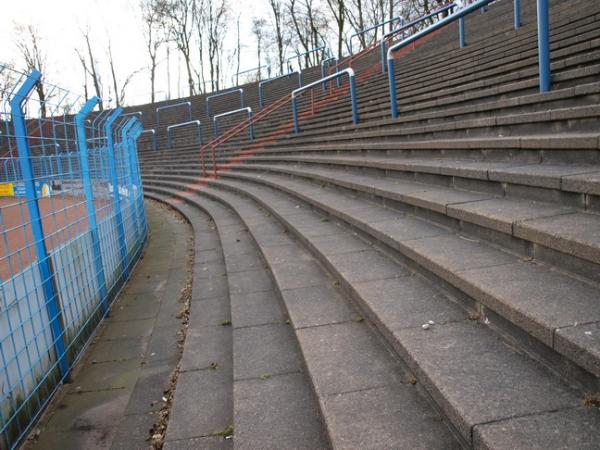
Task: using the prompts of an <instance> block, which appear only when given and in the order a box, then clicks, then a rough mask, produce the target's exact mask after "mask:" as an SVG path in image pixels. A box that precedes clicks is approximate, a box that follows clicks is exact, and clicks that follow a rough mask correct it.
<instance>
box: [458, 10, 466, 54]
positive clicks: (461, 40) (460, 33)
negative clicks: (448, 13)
mask: <svg viewBox="0 0 600 450" xmlns="http://www.w3.org/2000/svg"><path fill="white" fill-rule="evenodd" d="M458 40H459V43H460V48H465V46H466V45H467V43H466V39H465V18H464V17H461V18H460V19H458Z"/></svg>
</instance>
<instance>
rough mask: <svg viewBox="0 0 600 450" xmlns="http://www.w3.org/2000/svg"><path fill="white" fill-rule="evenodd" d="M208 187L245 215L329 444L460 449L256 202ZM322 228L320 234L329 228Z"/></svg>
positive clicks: (344, 302)
mask: <svg viewBox="0 0 600 450" xmlns="http://www.w3.org/2000/svg"><path fill="white" fill-rule="evenodd" d="M180 187H183V186H180ZM147 189H150V190H151V191H153V192H154V191H157V192H168V193H170V194H172V195H175V196H177V195H179V196H181V198H185V200H186V201H187V202H190V203H197V204H204V203H205V202H207V200H206V199H205V198H199V197H195V196H194V195H192V191H189V192H188V193H182V192H181V191H178V190H177V187H176V186H171V187H158V186H149V187H148V188H147ZM210 192H211V195H210V196H209V197H210V198H214V199H217V200H219V201H221V202H224V203H225V204H227V205H228V206H229V207H231V208H234V209H235V211H236V212H237V213H238V214H239V215H240V218H241V219H242V220H244V223H245V225H246V227H248V230H249V231H250V233H252V235H253V236H254V238H255V239H256V242H257V244H258V246H259V248H260V249H261V252H262V254H263V255H264V257H265V259H266V262H267V264H268V265H269V267H270V270H271V271H272V273H273V275H274V277H275V280H276V282H277V285H278V287H279V290H280V293H281V296H282V298H283V301H284V304H285V306H286V309H287V313H288V314H289V318H290V321H291V323H292V325H293V327H294V329H295V332H296V336H297V338H298V341H299V343H300V348H301V350H302V354H303V356H304V359H305V361H306V365H307V367H308V372H309V374H310V377H311V380H312V384H313V386H314V389H315V392H316V394H317V397H318V398H319V404H320V407H321V413H322V415H323V418H324V420H325V423H326V425H327V429H328V432H329V438H330V440H331V443H332V446H333V447H334V448H340V449H344V448H348V449H351V448H373V449H375V448H382V449H383V448H402V449H415V448H422V449H434V448H440V449H442V448H443V449H450V448H459V446H458V444H457V443H456V441H455V440H454V439H453V438H452V435H451V434H450V432H449V431H448V429H447V428H446V427H445V425H444V424H443V423H442V421H441V418H440V417H439V416H438V415H437V414H436V413H435V412H434V411H432V410H431V408H430V407H429V406H428V405H427V403H426V401H425V400H424V399H423V398H422V397H421V396H420V395H419V394H418V393H417V389H416V388H415V386H414V385H413V382H412V376H411V375H410V374H409V373H406V371H405V370H404V369H403V368H402V366H401V365H399V363H398V361H397V360H396V359H395V358H394V356H393V355H392V354H391V353H390V351H389V350H388V349H387V348H386V346H384V345H382V343H381V341H379V340H378V338H377V335H376V334H375V333H373V332H372V331H371V330H370V328H369V326H368V324H367V323H366V321H364V320H363V319H362V317H361V316H360V315H359V314H358V313H357V312H356V310H354V308H353V307H352V305H351V304H350V303H349V302H348V299H347V298H345V296H344V295H343V294H342V293H341V292H340V291H339V288H337V285H336V283H335V282H334V280H333V279H331V278H329V277H328V275H327V274H326V272H324V270H323V268H322V267H321V266H320V265H319V264H318V263H316V262H315V261H314V259H313V258H312V257H311V256H310V255H309V254H308V253H307V252H306V250H304V249H303V248H302V247H300V246H298V244H297V243H296V242H295V241H294V240H293V239H291V238H290V236H289V234H287V233H286V232H285V230H284V229H283V228H282V227H281V226H280V225H279V224H278V222H277V221H276V220H275V219H274V218H272V217H270V216H268V215H266V214H265V213H264V211H262V210H261V209H259V208H258V207H257V206H256V205H253V204H252V203H249V202H247V201H245V200H243V199H241V198H239V197H236V196H234V195H231V194H228V193H225V192H218V191H212V190H211V191H210ZM203 193H204V191H203ZM325 225H328V224H325ZM325 228H326V227H322V229H321V230H320V232H321V233H325V234H327V233H330V232H331V231H332V230H331V229H328V230H326V229H325ZM333 231H334V232H335V231H337V230H336V227H334V229H333ZM256 448H259V447H256ZM260 448H263V447H262V446H260Z"/></svg>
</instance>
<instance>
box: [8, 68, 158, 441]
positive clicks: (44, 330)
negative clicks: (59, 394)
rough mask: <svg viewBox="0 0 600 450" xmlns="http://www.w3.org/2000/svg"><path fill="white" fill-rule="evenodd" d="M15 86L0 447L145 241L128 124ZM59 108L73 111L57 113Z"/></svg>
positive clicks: (30, 81) (21, 426) (132, 125)
mask: <svg viewBox="0 0 600 450" xmlns="http://www.w3.org/2000/svg"><path fill="white" fill-rule="evenodd" d="M0 67H2V65H0ZM4 70H7V69H4ZM14 79H15V80H16V81H14V82H12V83H13V85H12V86H11V87H12V90H11V94H10V104H7V103H5V102H2V104H0V124H1V123H3V122H10V123H11V126H10V127H7V132H6V133H3V139H6V140H7V141H9V142H12V143H13V144H11V146H10V147H8V148H7V149H3V150H5V151H4V153H3V155H2V156H1V157H0V383H1V384H2V386H3V388H2V391H1V392H0V448H2V449H14V448H16V447H17V446H18V445H19V444H20V443H21V442H22V440H23V439H24V438H25V436H26V435H27V433H28V431H29V430H30V428H31V426H32V425H33V424H34V423H35V421H36V420H37V418H38V417H39V416H40V414H41V413H42V412H43V410H44V408H45V407H46V405H47V404H48V402H49V401H50V400H51V399H52V396H53V394H54V393H55V392H56V390H57V389H58V387H59V386H60V384H61V383H62V382H65V381H67V380H68V379H69V376H70V372H71V369H72V367H73V365H74V364H76V363H77V361H78V359H79V358H80V357H81V355H82V350H83V349H84V348H85V345H86V343H87V342H88V341H89V339H90V338H91V337H92V336H93V333H94V331H95V329H96V328H97V326H98V325H99V324H100V322H101V321H102V318H103V317H105V316H106V314H107V313H108V311H109V309H110V305H111V303H112V301H114V299H115V298H116V294H117V293H118V291H119V290H120V288H121V286H122V285H123V283H124V282H125V281H126V280H127V277H128V274H129V273H130V271H131V269H132V267H133V265H134V264H135V263H136V262H137V260H138V259H139V257H140V254H141V251H142V248H143V244H144V242H145V240H146V237H147V225H146V217H145V212H144V204H143V192H142V185H141V178H140V172H139V167H138V165H139V162H138V160H137V146H136V140H137V138H138V137H139V133H140V132H141V129H142V127H141V124H140V122H139V120H138V117H137V116H136V115H134V116H130V117H123V115H122V111H121V110H109V111H106V112H101V113H97V114H96V115H95V117H93V118H91V116H92V110H93V109H94V107H95V106H96V104H97V103H98V99H97V98H93V99H91V100H89V101H87V102H84V101H83V99H82V98H81V97H79V96H73V95H72V94H70V93H68V91H65V90H62V89H60V88H58V87H56V86H52V85H51V84H50V83H49V82H48V81H47V80H43V79H42V76H41V74H40V73H39V72H37V71H33V72H32V73H31V74H22V73H18V72H14ZM41 82H43V83H44V86H45V87H46V88H47V89H48V90H47V92H54V95H52V96H49V97H48V98H49V99H50V100H48V101H46V102H45V105H44V106H45V109H46V111H47V115H46V117H42V115H41V111H42V109H41V107H39V106H40V103H39V101H38V100H36V96H35V95H31V93H32V92H33V91H34V90H35V88H36V86H37V84H38V83H41ZM36 102H37V103H36ZM65 105H74V106H73V107H74V108H75V110H76V111H78V112H77V113H76V114H75V115H74V116H65V115H64V114H61V113H59V111H62V110H63V109H64V106H65ZM57 124H58V125H59V126H54V125H57ZM65 127H66V129H65ZM67 141H68V144H67ZM59 143H60V145H58V144H59ZM67 148H69V150H67ZM47 151H48V152H49V153H45V152H47Z"/></svg>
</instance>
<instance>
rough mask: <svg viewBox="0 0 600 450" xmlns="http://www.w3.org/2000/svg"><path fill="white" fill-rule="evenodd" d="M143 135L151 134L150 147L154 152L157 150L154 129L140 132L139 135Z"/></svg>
mask: <svg viewBox="0 0 600 450" xmlns="http://www.w3.org/2000/svg"><path fill="white" fill-rule="evenodd" d="M144 133H151V134H152V147H153V148H154V151H156V150H157V148H158V146H157V145H156V130H155V129H154V128H150V129H148V130H142V131H141V133H140V135H142V134H144Z"/></svg>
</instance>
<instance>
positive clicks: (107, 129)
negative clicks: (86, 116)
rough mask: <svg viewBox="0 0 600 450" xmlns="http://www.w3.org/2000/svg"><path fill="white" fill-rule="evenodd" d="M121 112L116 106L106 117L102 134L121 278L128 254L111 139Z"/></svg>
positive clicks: (127, 272)
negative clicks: (119, 253) (113, 210)
mask: <svg viewBox="0 0 600 450" xmlns="http://www.w3.org/2000/svg"><path fill="white" fill-rule="evenodd" d="M122 112H123V108H117V109H116V110H114V111H113V112H112V113H111V115H110V116H109V117H108V119H106V122H105V123H104V134H105V136H106V147H107V148H106V150H107V153H108V167H109V173H110V179H111V183H112V189H113V206H114V209H115V219H116V221H117V233H118V236H119V243H120V244H119V250H120V252H121V265H122V267H121V268H122V271H123V278H124V279H127V278H128V277H129V256H128V255H127V242H126V241H125V226H124V224H123V214H122V212H121V197H120V193H119V174H118V172H117V161H116V159H115V158H116V152H115V144H114V139H113V128H112V126H113V123H114V122H115V120H117V118H118V117H119V115H121V113H122Z"/></svg>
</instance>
